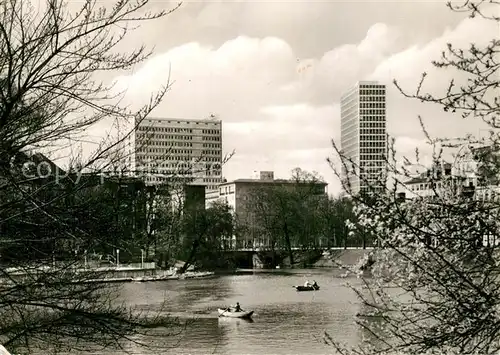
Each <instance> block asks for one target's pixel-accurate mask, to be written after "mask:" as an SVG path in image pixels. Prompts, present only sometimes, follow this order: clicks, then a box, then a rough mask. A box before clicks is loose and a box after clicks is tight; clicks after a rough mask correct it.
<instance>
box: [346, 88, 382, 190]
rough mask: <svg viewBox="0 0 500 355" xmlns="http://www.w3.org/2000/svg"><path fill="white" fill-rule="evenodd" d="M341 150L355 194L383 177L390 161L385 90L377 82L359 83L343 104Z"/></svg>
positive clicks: (347, 175) (347, 93)
mask: <svg viewBox="0 0 500 355" xmlns="http://www.w3.org/2000/svg"><path fill="white" fill-rule="evenodd" d="M340 111H341V113H340V117H341V128H340V132H341V133H340V134H341V150H342V153H343V154H344V156H345V158H347V159H348V160H350V161H351V162H352V163H350V164H348V169H347V170H346V169H345V168H343V171H342V176H343V179H345V181H348V182H349V184H350V187H351V189H352V191H350V192H351V193H352V194H357V193H359V192H361V191H368V190H369V186H370V185H371V184H373V183H375V182H376V181H377V180H379V179H380V178H381V177H383V176H384V173H385V172H386V159H387V150H388V147H387V140H388V138H387V137H388V136H387V130H386V90H385V85H383V84H379V83H378V82H375V81H360V82H358V83H356V85H355V86H354V87H352V88H351V89H350V90H348V91H347V92H346V93H345V94H344V95H342V97H341V100H340Z"/></svg>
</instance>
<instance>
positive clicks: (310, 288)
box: [293, 286, 319, 291]
mask: <svg viewBox="0 0 500 355" xmlns="http://www.w3.org/2000/svg"><path fill="white" fill-rule="evenodd" d="M293 287H295V289H296V290H297V291H318V290H319V286H293Z"/></svg>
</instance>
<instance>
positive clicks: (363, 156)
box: [361, 152, 384, 160]
mask: <svg viewBox="0 0 500 355" xmlns="http://www.w3.org/2000/svg"><path fill="white" fill-rule="evenodd" d="M383 158H384V157H383V154H381V153H380V152H379V153H377V154H361V160H382V159H383Z"/></svg>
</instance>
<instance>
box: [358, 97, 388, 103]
mask: <svg viewBox="0 0 500 355" xmlns="http://www.w3.org/2000/svg"><path fill="white" fill-rule="evenodd" d="M360 101H361V102H385V96H361V97H360Z"/></svg>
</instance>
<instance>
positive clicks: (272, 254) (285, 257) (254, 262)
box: [225, 247, 374, 269]
mask: <svg viewBox="0 0 500 355" xmlns="http://www.w3.org/2000/svg"><path fill="white" fill-rule="evenodd" d="M373 249H374V248H373V247H365V248H363V247H330V248H329V247H320V248H317V249H312V248H311V249H303V248H298V247H293V248H292V251H293V259H294V264H295V263H303V264H304V265H313V264H315V263H316V262H317V261H319V260H320V259H322V258H323V259H324V256H325V254H324V252H326V251H328V252H330V255H332V254H334V255H338V256H341V257H342V259H344V260H345V261H346V262H347V263H349V264H356V263H357V262H358V261H359V260H360V259H362V258H363V256H364V255H365V254H366V253H369V252H370V251H371V250H373ZM332 252H333V253H332ZM225 253H227V256H228V258H229V259H232V260H233V262H234V264H235V265H236V266H237V267H239V268H249V269H252V268H274V267H276V266H278V265H281V266H286V265H289V263H290V255H289V252H288V251H287V250H285V249H282V248H280V249H276V250H272V249H271V248H266V247H255V248H238V249H230V250H226V251H225ZM327 259H328V258H327ZM344 263H345V262H344Z"/></svg>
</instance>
